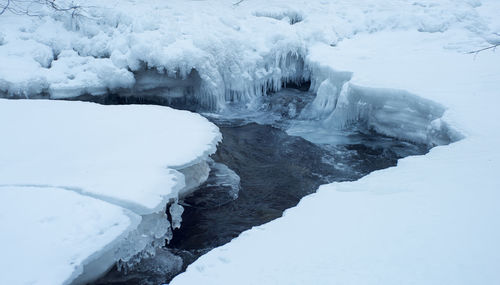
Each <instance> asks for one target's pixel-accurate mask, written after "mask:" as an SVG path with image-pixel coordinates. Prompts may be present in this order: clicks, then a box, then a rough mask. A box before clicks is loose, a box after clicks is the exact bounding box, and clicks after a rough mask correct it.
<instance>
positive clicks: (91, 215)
mask: <svg viewBox="0 0 500 285" xmlns="http://www.w3.org/2000/svg"><path fill="white" fill-rule="evenodd" d="M140 220H141V218H140V216H138V215H136V214H134V213H132V212H130V211H128V210H126V209H123V208H120V207H118V206H115V205H112V204H109V203H106V202H103V201H100V200H97V199H94V198H91V197H87V196H83V195H79V194H77V193H74V192H71V191H66V190H65V189H61V188H54V187H20V186H0V224H1V225H2V235H1V236H0V247H1V250H2V259H1V261H0V266H1V268H2V274H0V283H2V284H63V283H67V281H68V280H72V279H74V278H75V277H76V276H77V275H78V274H80V273H81V272H82V271H83V265H85V264H87V263H89V262H90V261H92V260H93V259H95V258H96V255H95V254H94V253H96V252H99V251H103V250H105V248H110V247H113V242H115V240H118V239H120V238H123V236H125V235H126V234H127V233H128V232H129V231H130V230H132V229H134V228H135V227H137V225H138V224H139V222H140Z"/></svg>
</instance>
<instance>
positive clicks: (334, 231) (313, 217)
mask: <svg viewBox="0 0 500 285" xmlns="http://www.w3.org/2000/svg"><path fill="white" fill-rule="evenodd" d="M485 2H486V1H483V6H485V5H487V4H488V3H487V2H486V3H485ZM484 9H486V8H484ZM476 40H477V37H476V36H475V35H471V34H470V33H469V32H468V31H464V30H463V29H458V28H457V29H453V30H450V31H448V32H444V33H430V34H429V33H422V32H418V31H382V32H377V33H373V34H360V35H356V36H355V37H353V38H351V39H345V40H343V41H342V42H340V43H339V44H337V45H336V46H335V47H332V46H328V45H324V44H318V45H315V46H313V47H311V49H310V53H309V56H308V57H307V61H308V62H309V64H310V65H313V64H318V65H319V66H321V68H323V69H327V68H330V69H331V70H332V72H333V73H335V72H339V71H348V72H352V78H350V79H349V81H348V82H347V83H345V84H346V85H347V86H345V87H344V88H343V89H344V91H345V94H340V95H339V96H340V98H339V99H338V100H339V103H337V108H335V109H334V110H333V112H331V115H332V116H334V115H335V113H336V112H338V111H342V109H343V108H346V107H345V106H347V107H349V108H351V107H352V108H355V107H357V108H359V107H366V105H368V107H369V108H368V109H367V110H368V111H367V112H365V113H354V114H352V113H349V112H347V114H345V115H353V116H359V117H361V120H368V122H370V120H371V124H372V126H371V127H372V128H374V129H375V130H378V131H381V132H383V131H384V129H383V124H381V123H385V122H388V123H390V122H399V123H401V122H404V123H407V121H408V122H413V123H414V124H420V123H421V122H418V121H415V120H423V119H425V118H427V120H428V121H427V122H425V123H424V124H423V125H428V126H429V127H430V128H435V129H436V130H439V129H440V128H443V129H444V131H445V132H451V137H453V135H456V136H460V135H463V136H464V137H462V138H463V139H462V140H460V141H458V142H454V143H452V144H450V145H447V146H440V147H436V148H433V149H432V150H431V151H430V153H429V154H427V155H425V156H418V157H407V158H405V159H402V160H400V161H399V163H398V166H397V167H393V168H389V169H385V170H381V171H376V172H374V173H371V174H369V175H368V176H366V177H364V178H362V179H360V180H358V181H355V182H343V183H333V184H329V185H323V186H321V187H320V189H319V190H318V191H317V193H315V194H312V195H309V196H307V197H305V198H303V199H302V201H301V202H300V203H299V205H298V206H297V207H294V208H292V209H289V210H287V211H286V212H285V214H284V216H283V217H282V218H279V219H277V220H275V221H272V222H270V223H268V224H265V225H262V226H258V227H255V228H253V229H251V230H249V231H246V232H244V233H242V234H241V235H240V236H239V237H238V238H236V239H234V240H233V241H231V242H230V243H229V244H226V245H224V246H222V247H220V248H216V249H214V250H212V251H210V252H209V253H207V254H206V255H204V256H202V257H201V258H200V259H198V260H197V261H196V262H195V263H193V264H191V265H190V266H189V267H188V269H187V271H186V272H185V273H183V274H181V275H179V276H178V277H177V278H175V279H174V280H173V281H172V282H171V284H175V285H180V284H196V283H201V282H203V284H234V283H237V284H304V283H313V284H403V283H404V284H473V283H479V284H498V283H499V282H500V273H499V271H498V268H500V259H499V256H500V247H499V245H498V240H500V230H499V229H500V222H499V220H498V219H497V217H498V216H499V215H500V207H499V201H500V192H499V191H498V190H499V189H500V182H499V181H498V179H496V175H497V172H498V169H500V152H499V151H498V149H497V146H498V144H499V143H500V133H499V131H498V122H499V121H500V117H499V115H498V112H497V111H496V106H497V105H498V103H499V101H498V100H499V99H498V98H499V95H500V94H498V92H499V91H498V90H500V66H499V65H498V64H497V63H498V61H499V59H500V55H499V54H498V52H496V53H495V52H483V53H480V54H477V55H476V56H474V55H470V54H464V52H463V50H473V49H474V46H475V45H474V44H475V42H476ZM324 84H327V87H328V88H330V89H333V88H332V87H330V86H331V84H329V83H328V82H326V83H324ZM324 84H323V83H322V84H321V86H320V89H319V90H320V91H321V90H322V89H324V88H326V87H323V85H324ZM349 89H355V90H360V91H358V92H361V91H362V93H363V94H361V95H358V97H357V98H353V96H354V95H356V92H354V93H352V91H350V92H351V93H350V94H349ZM330 94H331V95H332V96H335V94H337V95H338V92H332V93H330ZM414 94H418V95H419V97H416V96H415V95H414ZM319 95H320V96H321V95H322V94H321V92H320V94H319ZM342 96H344V99H345V100H346V101H345V102H344V103H343V104H344V105H340V109H339V107H338V106H339V104H341V103H340V100H341V99H342ZM420 96H422V97H423V98H422V97H420ZM317 99H318V100H325V98H323V97H318V98H317ZM354 99H356V100H354ZM328 100H330V99H328ZM363 100H365V101H363ZM427 100H432V101H427ZM360 102H361V103H360ZM434 102H440V103H442V104H443V105H442V106H441V105H440V104H437V105H436V103H434ZM321 106H324V107H325V108H331V106H330V101H323V103H322V104H321ZM342 106H344V107H342ZM425 106H427V107H425ZM428 106H431V107H432V108H431V109H429V108H428ZM443 106H446V109H444V107H443ZM424 107H425V108H424ZM408 108H409V110H408ZM420 108H421V109H420ZM384 109H387V111H384V112H382V113H381V112H380V110H384ZM405 109H406V110H405ZM402 110H405V111H402ZM429 110H436V112H438V111H439V112H444V114H443V117H442V118H439V119H434V116H428V115H426V114H427V112H428V111H429ZM423 115H425V116H423ZM405 116H410V117H405ZM345 119H346V118H345V117H342V116H338V117H336V120H337V122H338V120H345ZM326 120H328V119H326ZM422 128H423V126H422V127H418V128H413V127H411V125H410V128H408V126H405V127H402V128H401V129H398V128H397V127H393V126H391V127H390V128H387V130H389V131H393V132H394V131H395V132H396V133H393V134H391V135H394V136H397V137H401V138H405V137H406V138H409V139H415V138H414V137H413V136H414V135H419V134H418V132H416V130H417V129H418V130H421V129H422ZM441 131H443V130H441ZM441 134H442V132H441ZM457 138H459V137H456V139H457Z"/></svg>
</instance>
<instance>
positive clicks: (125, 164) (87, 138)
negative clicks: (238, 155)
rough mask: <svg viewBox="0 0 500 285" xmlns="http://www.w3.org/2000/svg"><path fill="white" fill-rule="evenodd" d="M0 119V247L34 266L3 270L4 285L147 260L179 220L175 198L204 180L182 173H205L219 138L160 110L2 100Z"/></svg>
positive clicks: (57, 279) (86, 278) (97, 272)
mask: <svg viewBox="0 0 500 285" xmlns="http://www.w3.org/2000/svg"><path fill="white" fill-rule="evenodd" d="M0 121H1V122H2V123H0V133H1V134H2V140H1V141H0V149H1V151H0V190H1V191H0V195H1V199H0V200H1V202H2V203H4V205H3V206H2V211H3V212H2V214H0V219H1V220H0V224H1V225H2V228H4V229H5V232H6V233H9V234H8V235H5V236H2V237H3V238H4V239H6V240H2V241H1V242H0V249H1V250H2V252H4V258H3V259H4V260H5V261H6V262H8V263H9V264H14V265H15V266H18V267H19V268H20V265H21V264H24V263H26V262H28V261H26V260H29V262H30V263H31V265H29V267H30V268H36V270H30V274H27V275H23V274H20V273H19V271H16V270H8V271H5V272H4V271H2V274H1V277H0V278H1V279H0V283H2V284H4V283H5V284H27V283H31V282H35V284H63V283H64V284H66V283H68V284H69V283H73V284H87V283H88V282H90V281H93V280H95V279H96V278H98V277H99V276H101V275H102V274H104V273H105V272H106V271H107V270H108V269H109V268H110V267H111V266H113V265H114V264H115V263H116V262H117V261H119V265H120V268H121V269H123V270H127V269H129V268H130V267H133V266H134V265H135V264H137V263H138V262H139V261H141V260H142V259H143V258H146V257H151V256H153V255H154V254H155V252H156V250H157V249H158V248H159V247H161V246H163V245H164V244H165V239H167V240H169V239H171V238H172V227H174V228H178V227H179V226H180V223H181V220H182V219H181V214H182V211H181V209H182V207H181V206H179V205H178V204H177V200H178V199H179V196H180V195H185V193H184V192H187V191H191V189H190V188H187V187H186V186H189V187H196V186H197V184H200V183H202V182H203V179H206V177H205V178H204V177H203V176H202V175H200V171H197V172H193V173H191V172H189V171H186V170H185V169H191V168H201V169H202V172H203V170H204V169H205V168H207V167H206V166H205V165H206V164H207V162H206V160H207V159H208V156H209V155H210V154H211V153H213V152H215V149H216V145H217V143H218V142H219V141H220V139H221V135H220V133H219V131H218V128H217V127H216V126H215V125H213V124H211V123H209V122H208V120H206V119H204V118H203V117H201V116H199V115H196V114H193V113H190V112H186V111H178V110H173V109H171V108H168V107H159V106H133V105H128V106H102V105H98V104H94V103H84V102H69V101H55V100H51V101H49V100H6V99H0ZM183 170H184V171H183ZM182 171H183V172H182ZM206 171H207V172H208V170H206ZM181 172H182V173H181ZM186 182H187V183H188V184H189V185H187V184H186ZM195 182H196V183H197V184H196V183H195ZM4 190H5V191H4ZM16 193H19V194H18V195H19V196H16V195H17V194H16ZM21 203H22V204H23V206H21ZM42 204H43V205H42ZM167 204H170V206H169V207H170V213H171V217H170V218H168V216H167V214H166V207H167ZM41 205H42V206H41ZM14 208H16V209H15V210H14ZM17 208H19V209H17ZM22 208H27V209H26V210H27V212H25V213H22V214H21V213H19V214H16V213H17V212H19V211H20V210H21V209H22ZM58 208H61V210H60V211H59V210H58ZM72 208H75V212H71V211H70V210H71V209H72ZM11 210H12V213H11V212H10V211H11ZM16 215H18V216H23V218H22V219H25V220H26V221H24V220H21V221H19V224H18V225H17V226H16V225H15V223H16V220H18V219H16V218H15V216H16ZM114 220H115V221H114ZM111 221H113V222H112V224H110V223H111ZM38 229H39V230H40V232H38ZM33 233H35V234H33ZM78 236H81V237H78ZM10 239H13V240H10ZM15 239H18V241H15ZM58 243H63V245H62V247H59V246H60V245H59V244H58ZM37 248H40V249H37ZM16 251H17V252H19V254H16V253H15V252H16ZM44 251H45V252H44ZM51 251H53V252H51ZM60 251H61V252H60ZM45 257H47V260H45V259H44V258H45ZM9 266H12V265H9ZM9 266H7V264H6V265H5V266H4V267H3V268H9ZM3 281H5V282H3ZM11 281H12V282H11ZM14 281H15V282H14Z"/></svg>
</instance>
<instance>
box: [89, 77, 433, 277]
mask: <svg viewBox="0 0 500 285" xmlns="http://www.w3.org/2000/svg"><path fill="white" fill-rule="evenodd" d="M306 87H307V86H306ZM145 98H146V99H145ZM147 98H148V97H143V98H142V99H138V98H135V99H133V98H130V97H120V96H119V95H114V96H106V97H105V98H101V99H99V100H100V101H97V102H99V103H103V104H131V103H142V104H151V103H153V104H161V105H169V106H173V107H175V108H178V109H190V110H193V109H192V107H191V108H190V107H188V106H190V105H188V104H186V102H175V101H174V102H172V101H168V102H167V101H163V100H162V99H158V98H156V99H147ZM81 99H82V98H81ZM83 99H85V98H83ZM313 99H314V94H311V93H309V92H308V91H307V88H298V87H297V88H295V89H283V90H282V91H280V92H277V93H275V94H272V95H270V96H267V97H263V98H262V99H261V100H259V101H258V102H257V103H254V104H253V105H252V106H251V107H249V106H242V105H241V104H240V105H238V104H235V105H234V106H231V104H229V106H228V108H226V109H225V110H224V111H223V112H220V113H217V114H214V113H203V112H199V113H200V114H201V115H204V116H205V117H207V118H208V119H209V120H210V121H212V122H213V123H215V124H216V125H217V126H218V127H219V128H220V131H221V133H222V136H223V141H222V143H221V144H219V145H218V148H217V152H216V153H215V154H214V155H212V156H211V159H212V161H211V162H210V166H211V171H210V176H209V178H208V180H207V181H206V182H205V183H204V184H203V185H201V186H200V187H199V189H198V190H197V191H195V192H194V193H193V194H192V195H191V196H189V197H186V198H185V199H184V200H183V201H181V204H182V205H183V207H184V213H183V215H182V225H181V228H180V229H177V230H174V232H173V233H174V237H173V240H171V241H170V242H169V243H168V244H167V245H166V247H165V248H163V249H161V250H159V251H158V253H157V255H156V256H155V257H153V258H149V259H144V260H143V261H142V262H141V263H140V264H139V265H137V266H136V267H134V268H133V269H132V270H129V271H128V272H124V271H123V270H122V271H118V270H117V269H116V268H114V269H113V270H111V271H110V272H109V273H108V274H107V275H106V276H104V277H102V278H101V279H99V280H98V281H97V282H95V284H99V285H103V284H154V285H158V284H167V283H168V282H169V281H170V280H171V279H172V278H173V277H174V276H176V275H178V274H179V273H181V272H183V271H184V270H185V268H186V267H187V266H188V265H189V264H191V263H192V262H194V261H195V260H196V259H197V258H198V257H200V256H201V255H203V254H204V253H206V252H208V251H209V250H211V249H212V248H215V247H217V246H221V245H223V244H225V243H228V242H229V241H230V240H231V239H233V238H235V237H237V236H238V235H239V234H240V233H241V232H243V231H245V230H247V229H250V228H252V227H254V226H258V225H261V224H264V223H266V222H269V221H271V220H273V219H276V218H279V217H281V216H282V214H283V211H285V210H286V209H288V208H290V207H293V206H295V205H297V203H298V202H299V200H300V199H301V198H302V197H304V196H306V195H308V194H311V193H313V192H314V191H316V189H317V188H318V187H319V186H320V185H321V184H325V183H331V182H334V181H354V180H357V179H359V178H361V177H363V176H364V175H367V174H368V173H370V172H372V171H375V170H379V169H383V168H387V167H391V166H395V165H396V164H397V160H398V159H400V158H403V157H406V156H410V155H422V154H425V153H427V152H428V150H429V149H428V147H427V146H426V145H419V144H413V143H409V142H405V141H401V140H397V139H394V138H390V137H387V136H383V135H380V134H376V133H373V132H370V131H366V130H363V131H360V130H357V129H356V126H352V127H351V128H350V129H347V130H342V131H332V132H330V133H328V132H324V131H320V130H319V129H315V127H314V126H315V124H319V123H316V122H311V121H303V120H301V119H300V116H299V114H300V111H301V110H302V109H303V108H304V107H305V106H306V105H307V104H308V103H309V102H311V101H312V100H313ZM86 100H88V98H87V99H86ZM93 101H96V100H95V99H94V100H93ZM194 111H196V110H194ZM297 126H299V127H297ZM301 126H302V127H301ZM292 127H294V128H292ZM291 129H294V130H296V131H294V132H292V134H290V130H291ZM297 130H298V131H297ZM287 131H288V132H287ZM318 133H321V134H322V135H321V136H322V137H319V136H318Z"/></svg>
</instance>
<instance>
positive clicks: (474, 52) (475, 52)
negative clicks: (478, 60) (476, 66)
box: [465, 44, 500, 54]
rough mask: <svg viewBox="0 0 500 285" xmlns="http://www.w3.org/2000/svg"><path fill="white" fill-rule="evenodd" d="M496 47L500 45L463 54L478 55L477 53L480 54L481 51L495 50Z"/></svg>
mask: <svg viewBox="0 0 500 285" xmlns="http://www.w3.org/2000/svg"><path fill="white" fill-rule="evenodd" d="M497 46H500V44H495V45H492V46H489V47H485V48H482V49H478V50H473V51H469V52H466V53H465V54H478V53H480V52H482V51H485V50H488V49H493V50H495V49H496V47H497Z"/></svg>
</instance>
